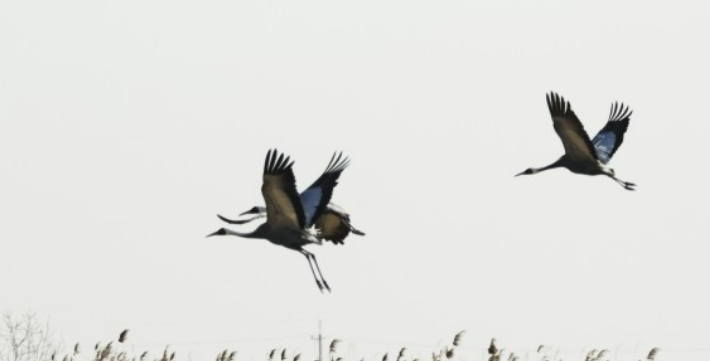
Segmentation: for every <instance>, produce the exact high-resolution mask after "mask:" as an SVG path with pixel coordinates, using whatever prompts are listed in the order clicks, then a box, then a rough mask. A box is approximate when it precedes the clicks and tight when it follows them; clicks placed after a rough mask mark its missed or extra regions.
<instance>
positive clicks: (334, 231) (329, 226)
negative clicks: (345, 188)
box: [217, 153, 365, 244]
mask: <svg viewBox="0 0 710 361" xmlns="http://www.w3.org/2000/svg"><path fill="white" fill-rule="evenodd" d="M349 162H350V160H349V159H348V158H343V157H342V153H334V154H333V157H332V158H331V159H330V162H329V163H328V166H327V167H326V168H325V171H323V174H322V175H321V176H320V177H318V179H316V181H315V182H313V184H311V186H310V187H308V188H306V190H305V191H303V192H301V194H300V195H299V197H300V199H301V204H303V205H304V211H305V214H306V227H307V228H308V227H315V228H316V229H317V230H318V233H317V234H316V235H315V237H316V238H318V239H319V240H325V241H330V242H333V244H343V243H344V242H343V241H344V240H345V237H347V236H348V235H349V234H350V233H351V232H352V233H353V234H357V235H359V236H364V235H365V233H363V232H361V231H359V230H357V229H356V228H355V227H353V225H352V224H351V223H350V215H349V214H348V213H347V212H345V210H344V209H343V208H341V207H339V206H337V205H335V204H333V203H328V204H327V205H326V207H325V209H324V210H322V211H321V212H320V213H319V212H318V207H319V205H320V199H321V197H322V195H323V193H324V192H326V191H327V190H330V192H331V195H332V190H333V187H335V185H336V184H337V181H338V178H339V177H340V174H341V173H342V172H343V170H345V168H346V167H347V166H348V165H349V164H350V163H349ZM247 214H253V215H255V216H254V217H251V218H248V219H243V220H234V219H229V218H226V217H223V216H221V215H219V214H218V215H217V217H219V219H221V220H223V221H224V222H226V223H229V224H246V223H249V222H251V221H253V220H255V219H259V218H262V217H266V214H267V212H266V207H261V206H255V207H252V208H251V209H249V210H248V211H246V212H244V213H242V214H240V216H243V215H247ZM316 214H320V215H319V216H318V217H316V216H315V215H316Z"/></svg>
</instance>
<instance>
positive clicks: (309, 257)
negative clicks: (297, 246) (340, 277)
mask: <svg viewBox="0 0 710 361" xmlns="http://www.w3.org/2000/svg"><path fill="white" fill-rule="evenodd" d="M299 252H301V253H303V255H304V256H306V260H308V266H309V267H310V268H311V273H313V278H314V279H315V280H316V285H318V289H319V290H320V291H321V292H323V288H325V289H326V290H328V292H330V286H328V282H326V281H325V279H323V274H322V273H321V272H320V267H318V261H316V257H315V256H314V255H313V253H311V252H308V251H306V250H305V249H301V250H299ZM311 260H312V261H311ZM313 263H315V264H316V269H318V274H319V275H320V279H319V278H318V276H316V271H315V270H314V269H313ZM321 281H322V282H321Z"/></svg>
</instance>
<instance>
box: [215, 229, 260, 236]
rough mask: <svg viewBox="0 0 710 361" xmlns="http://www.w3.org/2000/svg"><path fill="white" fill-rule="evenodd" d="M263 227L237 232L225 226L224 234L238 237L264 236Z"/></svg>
mask: <svg viewBox="0 0 710 361" xmlns="http://www.w3.org/2000/svg"><path fill="white" fill-rule="evenodd" d="M261 229H262V227H259V228H257V229H255V230H254V231H253V232H250V233H242V232H237V231H233V230H231V229H227V228H224V235H225V236H227V235H232V236H237V237H242V238H262V236H261Z"/></svg>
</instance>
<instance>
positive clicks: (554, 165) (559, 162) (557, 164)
mask: <svg viewBox="0 0 710 361" xmlns="http://www.w3.org/2000/svg"><path fill="white" fill-rule="evenodd" d="M562 166H564V160H562V158H560V159H558V160H556V161H555V162H554V163H552V164H550V165H548V166H544V167H542V168H533V173H540V172H544V171H546V170H548V169H553V168H559V167H562Z"/></svg>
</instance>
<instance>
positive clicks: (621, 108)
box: [592, 103, 633, 164]
mask: <svg viewBox="0 0 710 361" xmlns="http://www.w3.org/2000/svg"><path fill="white" fill-rule="evenodd" d="M631 113H633V112H632V111H631V110H630V109H629V108H628V107H627V106H625V105H624V104H623V103H621V104H619V103H614V104H612V106H611V109H610V110H609V120H608V121H607V122H606V125H604V128H602V130H600V131H599V133H597V135H595V136H594V139H592V143H593V144H594V150H595V151H596V153H597V157H599V160H600V161H601V162H602V163H604V164H607V163H608V162H609V161H610V160H611V157H612V156H614V153H616V150H617V149H619V147H620V146H621V143H622V142H623V141H624V133H626V129H627V128H628V127H629V119H630V117H631Z"/></svg>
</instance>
